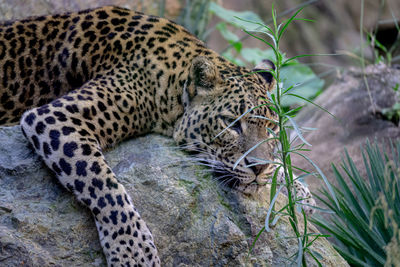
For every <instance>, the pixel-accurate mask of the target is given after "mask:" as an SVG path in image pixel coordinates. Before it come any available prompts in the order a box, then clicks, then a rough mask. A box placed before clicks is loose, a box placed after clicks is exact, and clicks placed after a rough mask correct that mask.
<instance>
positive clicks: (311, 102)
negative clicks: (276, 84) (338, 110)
mask: <svg viewBox="0 0 400 267" xmlns="http://www.w3.org/2000/svg"><path fill="white" fill-rule="evenodd" d="M287 95H290V96H294V97H297V98H300V99H302V100H304V101H307V102H308V103H310V104H313V105H314V106H316V107H318V108H319V109H322V110H323V111H325V112H326V113H328V114H329V115H331V116H332V117H334V118H335V119H337V120H339V119H338V118H337V117H336V116H335V115H333V114H332V113H330V112H329V111H328V110H326V109H324V108H323V107H321V106H320V105H318V104H316V103H314V102H313V101H311V100H308V99H307V98H304V97H302V96H299V95H296V94H292V93H291V94H287Z"/></svg>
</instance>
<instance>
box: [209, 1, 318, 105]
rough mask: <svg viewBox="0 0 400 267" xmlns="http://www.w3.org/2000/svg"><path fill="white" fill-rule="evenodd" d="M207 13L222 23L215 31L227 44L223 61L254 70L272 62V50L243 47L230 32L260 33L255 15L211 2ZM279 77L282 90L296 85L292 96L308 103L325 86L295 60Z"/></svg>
mask: <svg viewBox="0 0 400 267" xmlns="http://www.w3.org/2000/svg"><path fill="white" fill-rule="evenodd" d="M210 12H211V13H212V14H214V15H216V16H218V17H219V18H220V19H221V20H222V21H221V22H219V23H218V24H217V25H216V29H217V30H218V31H219V32H220V34H221V36H222V37H223V38H224V39H225V40H226V41H227V42H228V44H229V48H228V49H225V51H223V53H222V55H223V56H224V57H225V58H227V59H228V60H230V61H231V62H234V63H236V64H237V65H241V66H243V65H246V64H249V65H253V66H255V65H257V64H258V63H260V61H261V60H263V59H270V60H272V61H273V60H274V57H275V55H274V52H273V50H272V49H270V48H268V49H259V48H249V47H244V46H243V39H244V38H240V37H239V36H238V35H237V34H235V33H234V32H233V31H232V30H230V29H232V28H233V29H235V28H236V29H246V30H247V31H249V32H257V31H260V30H261V29H262V27H261V26H260V25H258V24H255V23H254V22H256V23H260V24H263V23H262V19H261V18H260V17H259V16H258V15H257V14H255V13H254V12H251V11H241V12H239V11H233V10H229V9H225V8H224V7H222V6H220V5H218V4H216V3H214V2H213V3H211V4H210ZM239 18H240V19H239ZM282 56H283V57H284V56H285V55H284V54H282ZM283 60H284V59H283ZM280 77H281V81H282V84H283V85H282V87H283V88H285V89H287V88H289V87H291V86H293V85H295V86H294V87H293V89H292V91H291V92H292V93H295V94H297V95H300V96H302V97H303V98H307V99H313V98H314V97H316V96H317V95H318V94H319V93H320V92H321V91H322V88H323V86H324V80H322V79H320V78H319V77H318V76H317V75H316V74H315V73H314V72H313V71H312V69H311V68H310V67H309V66H307V65H305V64H302V63H300V62H298V61H297V60H295V59H294V60H291V61H288V62H287V63H286V64H285V65H283V66H281V73H280ZM294 82H296V84H295V83H294ZM304 103H305V101H304V100H302V99H300V98H297V97H292V96H286V97H285V98H284V99H282V103H281V104H282V105H283V106H285V107H289V106H295V105H303V104H304Z"/></svg>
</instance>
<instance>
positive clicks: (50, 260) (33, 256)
mask: <svg viewBox="0 0 400 267" xmlns="http://www.w3.org/2000/svg"><path fill="white" fill-rule="evenodd" d="M106 158H107V160H108V162H109V164H110V166H112V168H113V170H114V172H115V173H116V174H117V177H118V178H119V180H120V182H121V183H123V184H124V185H125V187H126V189H127V191H128V192H129V194H130V195H131V196H132V199H133V201H134V203H135V205H136V207H137V208H138V210H139V211H140V213H141V215H142V217H143V218H144V219H145V220H146V221H147V223H148V225H149V227H150V229H151V230H152V232H153V234H154V236H155V243H156V245H157V246H158V249H159V252H160V255H161V260H162V263H163V265H164V266H284V265H285V264H287V262H286V261H285V258H286V257H288V256H291V255H292V254H293V253H295V252H296V250H297V242H296V241H295V240H293V239H286V238H284V237H290V236H293V233H292V232H291V231H292V230H291V228H290V225H289V223H288V221H287V220H280V221H279V222H278V224H277V225H276V226H275V227H274V229H273V230H272V231H271V232H270V233H266V232H264V233H263V234H262V235H261V237H260V239H259V241H258V242H257V243H256V246H255V248H254V250H253V252H252V254H251V255H250V257H248V251H249V248H250V246H251V244H252V242H253V240H254V238H255V236H256V235H257V233H258V232H259V231H260V229H261V228H262V226H263V224H264V220H265V216H266V213H267V207H268V204H267V199H269V195H268V189H267V188H264V189H263V190H260V192H259V193H258V195H256V196H253V197H247V196H243V195H242V194H240V193H237V192H232V191H231V190H228V189H224V188H222V187H221V186H219V185H218V181H215V180H214V179H213V178H212V177H211V175H210V174H209V170H207V169H204V168H202V167H199V166H195V165H194V164H193V161H192V160H191V159H190V156H189V155H187V154H185V153H183V152H181V151H178V150H177V149H176V147H175V145H174V142H173V141H172V140H171V139H169V138H166V137H162V136H158V135H148V136H145V137H140V138H136V139H132V140H129V141H127V142H124V143H122V144H121V145H119V146H117V147H116V148H115V149H113V150H111V151H109V152H107V153H106ZM284 203H285V198H284V197H283V196H282V197H280V198H279V199H278V203H277V205H278V207H279V206H282V205H284ZM300 221H301V220H300ZM309 230H310V231H316V230H315V228H314V227H313V226H311V228H310V229H309ZM314 249H315V251H317V252H318V253H320V254H321V255H323V263H324V266H347V265H346V263H345V261H344V260H343V259H342V258H341V257H340V256H338V254H337V253H336V252H335V251H334V249H333V248H332V247H331V246H330V244H329V243H328V242H327V241H326V240H325V239H321V240H319V241H317V242H316V243H315V246H314ZM21 264H23V265H24V266H104V265H105V261H104V257H103V254H102V250H101V247H100V245H99V242H98V237H97V232H96V229H95V226H94V222H93V220H92V218H91V215H90V213H89V212H88V211H87V210H86V209H85V208H83V207H82V206H81V205H80V204H79V203H77V201H75V200H74V198H73V197H72V194H70V193H69V192H68V191H67V190H65V189H63V188H62V187H61V185H60V184H59V183H58V182H57V180H56V178H55V176H54V175H53V174H52V173H51V172H50V171H49V170H48V169H47V168H46V167H45V166H44V165H43V164H42V162H41V161H40V159H39V158H38V157H37V156H36V155H35V154H34V153H33V151H32V150H31V148H30V147H28V143H27V142H26V141H25V138H24V137H23V135H22V134H21V132H20V129H19V126H15V127H3V128H0V265H1V266H17V265H21ZM310 266H313V265H310Z"/></svg>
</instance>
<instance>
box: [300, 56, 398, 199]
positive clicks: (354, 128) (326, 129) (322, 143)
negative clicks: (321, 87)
mask: <svg viewBox="0 0 400 267" xmlns="http://www.w3.org/2000/svg"><path fill="white" fill-rule="evenodd" d="M365 77H366V80H367V82H368V87H369V90H370V94H369V93H368V90H367V87H366V85H365V82H364V79H363V73H362V71H361V70H360V69H350V70H349V71H347V72H346V73H344V74H342V75H341V76H340V77H338V78H337V79H336V81H335V83H334V84H332V85H331V86H330V87H329V88H327V89H326V90H325V91H324V92H323V93H322V94H321V95H320V96H319V97H318V98H317V99H316V101H315V103H317V104H318V105H320V106H322V107H324V108H325V109H327V110H329V112H331V113H332V114H333V115H335V116H336V118H337V119H334V118H333V117H332V116H330V115H329V114H328V113H326V112H324V111H322V110H320V109H318V108H316V107H315V106H311V105H309V106H308V107H307V108H305V109H303V110H302V111H301V112H300V113H299V114H298V116H297V118H296V121H297V123H298V125H299V126H304V127H312V128H317V130H316V131H312V132H308V133H305V134H304V137H305V139H306V140H307V141H308V142H309V143H310V144H312V147H311V151H310V152H304V154H305V155H307V156H308V157H309V158H311V159H312V160H313V161H314V162H315V163H316V164H317V165H318V166H319V167H320V168H321V169H322V170H323V172H324V173H325V175H326V176H327V178H328V180H330V181H331V182H332V183H335V177H334V175H333V171H332V167H331V164H332V163H334V164H335V165H336V166H340V164H341V161H342V155H343V153H344V148H346V149H347V150H348V152H349V154H350V155H351V156H352V159H353V160H354V162H355V163H356V165H357V166H358V169H359V170H360V172H361V173H365V168H364V163H363V158H362V155H361V151H360V146H362V145H364V144H365V141H366V140H367V138H368V139H369V140H370V141H374V140H377V141H378V142H379V143H386V145H387V142H388V140H396V139H399V138H400V127H399V126H398V125H396V124H395V123H394V122H392V121H390V120H387V119H385V118H384V116H382V113H384V110H385V109H388V108H391V107H393V105H394V104H395V103H396V102H397V103H400V90H397V91H396V90H394V89H396V88H398V87H399V86H400V68H399V66H398V67H397V68H396V67H392V68H390V67H387V66H385V65H383V64H380V65H371V66H369V67H367V68H366V69H365ZM371 100H372V102H371ZM292 159H293V163H294V164H295V165H297V166H299V167H300V168H302V169H306V170H309V171H314V169H313V168H312V166H310V164H309V163H308V162H307V161H306V160H304V159H303V158H300V157H296V156H294V157H293V158H292ZM339 169H340V168H339ZM306 182H307V184H308V185H309V186H310V188H311V192H317V191H318V189H320V188H321V187H322V186H323V182H322V181H321V180H319V179H317V178H314V177H311V176H310V177H309V178H307V180H306Z"/></svg>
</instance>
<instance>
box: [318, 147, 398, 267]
mask: <svg viewBox="0 0 400 267" xmlns="http://www.w3.org/2000/svg"><path fill="white" fill-rule="evenodd" d="M345 155H346V159H345V160H343V163H342V166H341V167H342V172H339V171H338V169H337V168H336V166H333V170H334V173H335V176H336V179H337V181H338V186H337V187H336V186H335V187H334V191H335V194H336V196H337V200H338V202H339V207H337V206H336V205H335V202H334V200H333V199H332V197H331V196H330V194H329V193H328V192H327V191H326V190H323V191H322V195H321V196H318V198H319V199H320V200H321V201H322V202H323V203H325V205H326V206H327V207H328V208H329V209H330V210H331V211H332V212H333V214H332V215H331V218H330V220H329V221H327V220H326V219H324V218H315V219H312V222H314V223H315V224H317V225H318V226H320V227H322V228H324V229H326V230H327V231H328V232H330V233H331V234H332V235H333V237H335V239H336V241H337V245H335V248H336V249H337V250H338V251H339V253H340V254H341V255H342V256H343V257H344V258H345V259H346V260H347V261H348V262H349V263H350V264H352V265H354V266H383V265H384V266H398V264H399V262H400V229H399V226H400V141H398V142H397V143H396V144H395V145H392V144H391V155H390V157H389V156H388V155H387V154H386V153H383V152H382V151H381V150H380V149H379V147H378V145H377V143H376V142H375V144H370V143H369V142H367V143H366V146H365V148H363V149H362V155H363V160H364V166H365V171H366V173H367V177H366V178H365V177H363V176H362V175H361V174H360V171H359V170H358V169H357V167H356V166H355V164H354V162H353V160H352V159H351V157H350V156H349V154H348V153H347V151H346V152H345ZM396 264H397V265H396Z"/></svg>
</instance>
